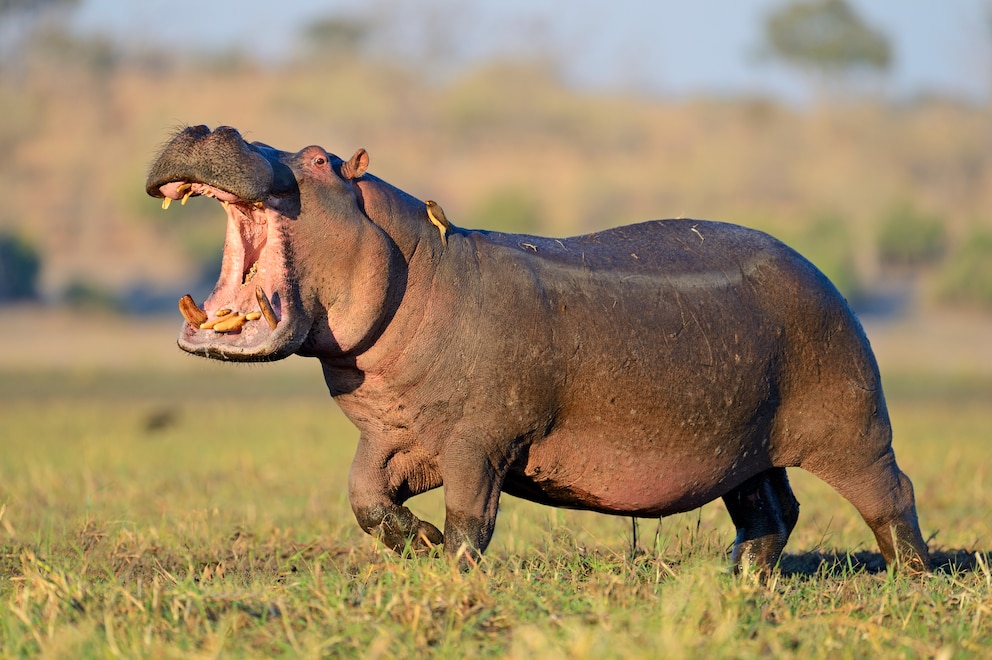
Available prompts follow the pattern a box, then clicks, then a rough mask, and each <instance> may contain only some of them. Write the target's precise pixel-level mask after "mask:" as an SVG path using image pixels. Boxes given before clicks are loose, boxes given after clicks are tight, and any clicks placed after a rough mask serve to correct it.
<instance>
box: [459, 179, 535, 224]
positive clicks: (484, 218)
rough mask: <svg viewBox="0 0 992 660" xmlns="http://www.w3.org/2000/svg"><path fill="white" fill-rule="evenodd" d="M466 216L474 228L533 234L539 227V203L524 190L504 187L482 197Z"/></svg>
mask: <svg viewBox="0 0 992 660" xmlns="http://www.w3.org/2000/svg"><path fill="white" fill-rule="evenodd" d="M468 218H469V221H470V223H471V226H472V227H473V228H479V229H489V230H492V231H504V232H513V233H522V234H533V233H536V232H539V231H540V230H541V203H540V201H539V200H538V199H537V198H536V197H535V196H534V195H533V194H532V193H530V192H528V191H526V190H522V189H520V188H503V189H500V190H497V191H495V192H493V193H490V194H489V195H488V196H487V197H485V198H483V199H482V201H481V202H479V203H478V205H477V206H476V207H475V209H474V210H473V211H472V212H471V213H470V214H469V216H468ZM456 224H457V223H456Z"/></svg>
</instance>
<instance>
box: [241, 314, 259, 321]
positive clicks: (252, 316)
mask: <svg viewBox="0 0 992 660" xmlns="http://www.w3.org/2000/svg"><path fill="white" fill-rule="evenodd" d="M245 318H246V319H248V320H249V321H257V320H258V319H260V318H262V312H248V313H247V314H245Z"/></svg>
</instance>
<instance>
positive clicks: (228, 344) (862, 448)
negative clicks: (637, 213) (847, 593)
mask: <svg viewBox="0 0 992 660" xmlns="http://www.w3.org/2000/svg"><path fill="white" fill-rule="evenodd" d="M368 166H369V156H368V153H367V152H366V151H365V150H364V149H359V150H358V151H356V152H355V154H354V155H353V156H352V157H351V158H350V159H348V160H344V159H342V158H339V157H338V156H335V155H334V154H331V153H329V152H327V151H326V150H324V149H323V148H322V147H319V146H308V147H306V148H304V149H301V150H300V151H297V152H295V153H291V152H285V151H280V150H278V149H275V148H273V147H270V146H268V145H266V144H263V143H261V142H251V143H249V142H247V141H245V140H244V139H243V138H242V136H241V135H240V133H239V132H238V131H237V130H235V129H233V128H230V127H219V128H217V129H215V130H213V131H211V130H210V129H209V128H208V127H206V126H192V127H187V128H184V129H182V130H180V131H179V132H178V133H177V134H175V135H174V136H173V137H172V138H171V139H170V141H169V142H168V143H167V144H166V145H165V147H164V148H163V149H162V150H161V153H160V154H159V155H158V156H157V158H156V159H155V160H154V162H153V164H152V165H151V167H150V170H149V174H148V179H147V183H146V191H147V193H148V194H149V195H151V196H153V197H157V198H161V199H162V206H163V208H168V207H169V204H170V203H171V202H173V201H175V200H181V202H182V204H185V203H186V201H187V200H188V199H189V198H190V197H193V196H204V197H212V198H214V199H215V200H217V201H218V202H220V204H221V205H222V206H223V208H224V210H225V212H226V215H227V234H226V239H225V243H224V254H223V262H222V267H221V273H220V276H219V280H218V282H217V284H216V287H215V288H214V290H213V292H212V293H211V294H210V295H209V297H208V298H207V299H206V301H205V302H204V303H203V305H202V306H200V305H198V304H197V303H196V302H195V301H194V300H193V299H192V298H190V297H189V296H186V297H184V298H183V300H181V301H180V305H179V306H180V310H181V311H182V314H183V316H184V317H185V321H184V324H183V326H182V329H181V330H180V334H179V339H178V343H179V346H180V348H181V349H182V350H184V351H187V352H189V353H193V354H196V355H200V356H203V357H208V358H213V359H217V360H228V361H234V362H262V361H269V360H279V359H282V358H285V357H287V356H289V355H292V354H297V355H301V356H308V357H314V358H316V359H317V360H318V361H319V362H320V365H321V368H322V369H323V375H324V379H325V382H326V383H327V388H328V390H329V393H330V395H331V397H333V398H334V400H335V401H336V402H337V404H338V406H339V407H340V409H341V410H342V411H343V412H344V414H345V415H346V416H347V417H348V418H349V420H350V421H351V422H352V423H353V424H354V425H355V426H357V427H358V429H359V430H360V432H361V434H360V439H359V441H358V446H357V450H356V454H355V457H354V461H353V463H352V465H351V468H350V472H349V478H348V494H349V499H350V502H351V506H352V509H353V511H354V514H355V517H356V518H357V520H358V523H359V524H360V526H361V527H362V529H363V530H365V531H366V532H368V533H370V534H373V535H376V536H378V537H379V538H381V540H382V542H383V543H384V544H385V545H387V546H389V547H391V548H393V549H395V550H397V551H399V552H410V551H413V552H429V551H430V550H431V549H432V548H435V547H437V546H438V545H440V544H443V549H444V554H445V555H446V556H448V557H450V558H452V559H453V560H455V561H459V562H463V563H465V562H468V563H469V564H472V563H475V562H476V561H477V560H478V558H479V556H480V555H481V553H482V552H484V551H485V549H486V547H487V545H488V544H489V542H490V539H491V537H492V535H493V529H494V526H495V520H496V514H497V509H498V505H499V500H500V495H501V493H508V494H510V495H513V496H515V497H520V498H524V499H527V500H531V501H533V502H538V503H541V504H546V505H550V506H556V507H568V508H574V509H585V510H591V511H597V512H600V513H605V514H613V515H622V516H632V517H646V518H660V517H662V516H667V515H671V514H675V513H680V512H685V511H689V510H692V509H696V508H698V507H700V506H702V505H704V504H706V503H708V502H711V501H713V500H715V499H717V498H722V499H723V502H724V504H725V505H726V507H727V510H728V512H729V513H730V517H731V519H732V521H733V523H734V526H735V527H736V530H737V535H736V539H735V541H734V546H733V551H732V555H731V561H732V563H733V566H734V567H735V570H737V571H738V572H757V573H763V574H767V573H768V572H769V571H771V570H772V569H774V567H775V566H776V565H777V562H778V560H779V558H780V556H781V553H782V551H783V548H784V546H785V544H786V541H787V540H788V538H789V534H790V533H791V532H792V529H793V527H794V526H795V524H796V521H797V518H798V516H799V503H798V502H797V500H796V498H795V496H794V495H793V493H792V490H791V488H790V486H789V480H788V477H787V474H786V469H787V468H793V467H799V468H803V469H805V470H807V471H809V472H811V473H812V474H814V475H816V476H817V477H819V478H820V479H822V480H823V481H825V482H826V483H828V484H829V485H830V486H832V487H833V488H834V489H835V490H836V491H837V492H839V493H840V494H841V495H842V496H843V497H844V498H846V499H847V500H848V501H849V502H851V504H853V505H854V507H855V508H856V509H857V510H858V512H859V513H860V515H861V516H862V518H863V519H864V521H865V522H866V523H867V524H868V526H869V527H870V528H871V530H872V532H873V533H874V536H875V539H876V541H877V543H878V546H879V548H880V550H881V554H882V557H883V559H884V560H885V562H886V563H888V564H890V565H894V566H899V567H900V568H902V569H903V570H909V571H914V572H915V571H925V570H927V567H928V550H927V546H926V543H925V542H924V540H923V538H922V536H921V533H920V527H919V523H918V520H917V513H916V504H915V500H914V496H913V487H912V484H911V482H910V480H909V478H908V477H907V476H906V475H905V474H904V473H903V472H902V471H901V470H900V469H899V467H898V465H897V463H896V458H895V454H894V452H893V448H892V428H891V426H890V422H889V416H888V412H887V409H886V404H885V397H884V396H883V393H882V385H881V380H880V376H879V370H878V366H877V364H876V361H875V357H874V355H873V353H872V350H871V347H870V346H869V343H868V340H867V338H866V336H865V333H864V331H863V330H862V328H861V325H860V323H859V322H858V319H857V318H856V316H855V314H854V313H853V312H852V310H851V308H850V307H849V306H848V305H847V303H846V301H845V300H844V298H843V297H842V296H841V295H840V294H839V293H838V291H837V289H836V288H835V287H834V286H833V285H832V284H831V282H830V281H829V280H828V279H827V278H826V277H825V276H824V275H823V274H822V273H821V272H820V271H819V270H817V269H816V268H815V267H814V266H813V265H812V264H811V263H810V262H809V261H807V260H806V259H804V258H803V257H802V256H800V255H799V254H798V253H797V252H795V251H793V250H792V249H791V248H789V247H787V246H786V245H785V244H783V243H781V242H779V241H778V240H776V239H775V238H772V237H771V236H769V235H767V234H765V233H762V232H759V231H756V230H753V229H748V228H744V227H741V226H737V225H732V224H725V223H720V222H712V221H703V220H692V219H685V218H680V219H672V220H654V221H648V222H643V223H640V224H634V225H629V226H623V227H616V228H613V229H607V230H603V231H598V232H595V233H591V234H586V235H582V236H575V237H571V238H545V237H540V236H529V235H518V234H510V233H501V232H496V231H484V230H469V229H464V228H461V227H459V226H457V225H456V224H454V223H452V222H450V221H449V220H448V218H447V217H445V214H444V212H443V211H442V209H441V206H440V205H439V204H437V203H435V202H433V201H432V202H429V203H426V202H424V201H422V200H421V199H420V198H418V197H414V196H412V195H410V194H407V193H405V192H403V191H402V190H400V189H398V188H396V187H394V186H393V185H391V184H389V183H387V182H385V181H383V180H381V179H379V178H377V177H375V176H373V175H371V174H370V173H369V172H368ZM440 486H443V488H444V506H445V520H444V532H443V533H442V532H441V531H440V530H439V529H438V528H437V527H436V526H434V525H433V524H431V523H430V522H427V521H424V520H420V519H419V518H417V517H416V516H415V515H414V514H413V513H412V512H411V511H410V510H409V509H408V508H407V507H405V506H404V502H405V501H406V500H407V499H409V498H410V497H412V496H414V495H417V494H419V493H423V492H425V491H428V490H431V489H434V488H438V487H440Z"/></svg>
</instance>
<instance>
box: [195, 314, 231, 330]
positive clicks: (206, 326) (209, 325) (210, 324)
mask: <svg viewBox="0 0 992 660" xmlns="http://www.w3.org/2000/svg"><path fill="white" fill-rule="evenodd" d="M234 316H235V317H237V316H238V315H237V314H235V315H234ZM231 318H233V317H232V316H231V315H230V314H225V315H224V316H217V317H215V318H212V319H210V320H209V321H204V322H203V323H201V324H200V330H212V329H214V328H215V327H217V326H218V325H219V324H221V323H225V322H227V321H230V320H231Z"/></svg>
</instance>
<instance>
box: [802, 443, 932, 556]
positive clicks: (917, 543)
mask: <svg viewBox="0 0 992 660" xmlns="http://www.w3.org/2000/svg"><path fill="white" fill-rule="evenodd" d="M802 467H803V468H804V469H806V470H809V471H810V472H812V473H813V474H815V475H816V476H817V477H819V478H821V479H823V480H824V481H826V482H827V483H828V484H830V485H831V486H833V487H834V489H835V490H836V491H837V492H838V493H840V494H841V496H843V497H844V499H846V500H847V501H848V502H850V503H851V504H853V505H854V508H856V509H857V510H858V513H860V514H861V517H862V518H864V521H865V522H866V523H868V526H869V527H870V528H871V531H872V533H873V534H874V535H875V540H876V541H877V542H878V547H879V550H881V552H882V558H883V559H885V563H886V564H888V565H889V566H899V567H900V568H903V569H906V570H909V571H910V572H923V571H927V570H929V563H930V561H929V552H928V550H927V545H926V542H925V541H924V540H923V535H922V534H921V533H920V524H919V521H918V520H917V517H916V499H915V497H914V495H913V484H912V482H910V480H909V477H907V476H906V475H905V474H903V472H902V470H900V469H899V466H898V465H897V464H896V457H895V453H894V452H893V451H892V448H891V446H889V447H888V448H887V449H886V450H885V451H884V452H882V454H881V456H878V457H876V458H870V457H865V458H864V460H859V457H858V456H857V455H856V454H848V455H845V457H844V459H843V460H838V459H837V458H836V457H835V458H834V460H832V461H825V462H824V463H823V464H822V465H821V464H819V461H817V462H816V463H815V464H814V465H813V466H810V467H807V466H806V465H805V464H804V465H803V466H802Z"/></svg>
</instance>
